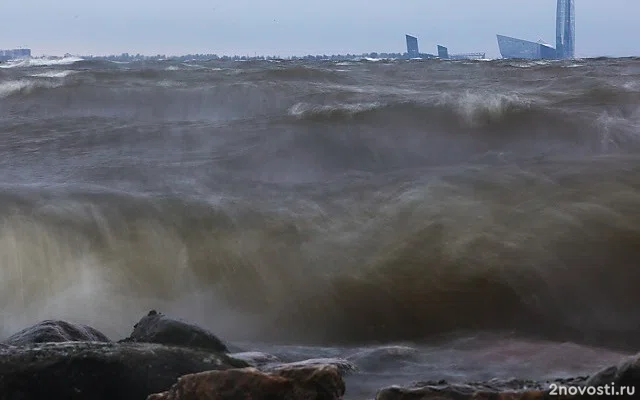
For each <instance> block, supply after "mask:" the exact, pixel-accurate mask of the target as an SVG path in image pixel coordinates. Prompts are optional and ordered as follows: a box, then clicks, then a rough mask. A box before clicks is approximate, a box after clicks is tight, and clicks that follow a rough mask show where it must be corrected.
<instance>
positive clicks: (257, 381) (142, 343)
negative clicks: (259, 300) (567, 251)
mask: <svg viewBox="0 0 640 400" xmlns="http://www.w3.org/2000/svg"><path fill="white" fill-rule="evenodd" d="M230 347H231V348H233V346H227V345H226V344H225V343H224V342H223V341H222V340H220V339H219V338H218V337H216V336H215V335H214V334H213V333H211V332H209V331H207V330H205V329H202V328H200V327H198V326H197V325H193V324H189V323H187V322H182V321H179V320H175V319H171V318H168V317H166V316H165V315H163V314H161V313H158V312H156V311H151V312H150V313H148V314H147V315H146V316H144V317H143V318H142V319H141V320H140V321H139V322H138V323H137V324H136V325H135V326H134V331H133V333H132V334H131V335H130V336H129V337H128V338H126V339H124V340H121V341H119V342H111V341H110V340H109V338H107V337H106V336H105V335H103V334H102V333H100V332H99V331H97V330H95V329H93V328H91V327H87V326H84V325H74V324H70V323H67V322H65V321H55V320H47V321H42V322H41V323H39V324H36V325H34V326H32V327H29V328H27V329H24V330H22V331H20V332H18V333H16V334H14V335H12V336H11V337H9V338H8V339H7V340H6V341H5V342H4V343H0V400H32V399H33V400H39V399H47V400H49V399H52V398H53V399H72V400H85V399H86V400H89V399H91V400H106V399H122V400H143V399H147V398H148V399H149V400H208V399H220V400H225V399H278V400H288V399H301V400H305V399H316V400H325V399H326V400H333V399H342V398H343V397H345V396H346V398H350V395H349V391H348V390H346V388H345V379H346V382H347V384H349V382H351V383H353V382H356V381H357V380H358V379H362V378H363V377H364V376H366V379H372V381H371V382H372V383H374V384H375V386H374V387H373V388H372V389H373V390H371V391H368V392H367V397H366V398H367V399H371V398H373V397H374V394H373V393H374V392H375V391H376V390H378V389H379V386H378V385H377V384H376V383H377V382H378V380H377V379H376V376H377V373H378V369H379V365H380V364H385V365H386V366H387V367H388V365H389V363H392V365H394V368H395V366H397V368H398V369H399V370H401V369H402V368H403V366H404V365H406V364H407V363H411V362H414V361H415V357H416V356H417V355H418V351H417V350H416V349H414V348H411V347H406V346H385V347H379V348H377V349H373V350H372V349H364V350H362V351H357V352H356V353H353V354H351V355H345V357H346V358H339V357H333V356H332V355H330V354H327V356H325V358H308V359H307V357H309V356H311V354H305V355H304V356H303V355H302V353H301V354H298V356H300V357H297V356H296V357H282V356H275V355H272V354H268V353H263V352H259V351H243V352H240V353H236V354H229V353H228V349H229V348H230ZM352 379H355V380H353V381H352ZM391 383H393V382H388V383H387V384H391ZM554 384H555V385H556V386H563V387H565V388H567V387H568V388H574V389H579V390H576V391H573V392H568V393H567V394H563V393H559V394H558V393H553V392H552V391H551V389H552V388H553V385H554ZM606 385H608V386H609V387H610V388H611V390H614V388H615V389H620V388H622V387H632V388H635V387H636V386H640V354H639V355H636V356H634V357H630V358H627V359H624V360H622V361H621V362H620V363H619V364H618V365H614V366H611V367H609V368H604V369H602V370H601V371H600V372H597V373H595V374H593V375H592V376H591V377H577V378H572V379H559V380H555V381H546V382H537V381H525V380H509V381H501V380H490V381H486V382H472V383H466V384H461V383H451V382H446V381H427V382H417V383H414V384H411V386H407V387H399V386H391V387H387V388H383V389H380V390H378V392H377V395H375V399H376V400H426V399H440V400H445V399H453V400H467V399H476V400H478V399H529V400H533V399H578V398H604V397H607V398H611V397H612V396H613V397H616V393H615V392H611V393H609V394H606V395H605V396H604V397H603V396H602V395H601V396H599V397H598V396H595V397H594V396H590V395H589V394H591V393H595V392H593V389H594V388H598V387H599V388H602V387H604V386H606ZM588 389H591V390H592V391H591V392H589V391H587V390H588ZM637 392H638V393H639V394H640V390H639V391H637ZM351 395H352V396H353V395H355V396H356V398H358V399H359V398H361V397H358V396H359V395H358V394H355V393H352V394H351ZM369 396H370V397H369ZM617 397H618V398H622V397H621V396H617ZM362 398H364V397H362ZM624 398H634V396H632V395H629V394H627V395H626V396H624Z"/></svg>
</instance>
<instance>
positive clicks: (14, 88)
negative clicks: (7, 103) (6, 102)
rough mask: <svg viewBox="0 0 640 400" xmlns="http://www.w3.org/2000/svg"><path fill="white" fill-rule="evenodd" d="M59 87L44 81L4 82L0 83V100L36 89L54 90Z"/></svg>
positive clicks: (22, 80)
mask: <svg viewBox="0 0 640 400" xmlns="http://www.w3.org/2000/svg"><path fill="white" fill-rule="evenodd" d="M58 86H60V84H59V83H52V82H46V81H34V80H29V79H20V80H16V81H6V82H1V83H0V98H4V97H8V96H11V95H13V94H16V93H20V92H26V93H29V92H31V91H32V90H34V89H37V88H55V87H58Z"/></svg>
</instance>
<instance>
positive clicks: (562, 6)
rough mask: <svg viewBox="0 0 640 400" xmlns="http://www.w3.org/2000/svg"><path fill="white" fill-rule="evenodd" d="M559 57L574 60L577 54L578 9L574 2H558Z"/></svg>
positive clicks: (566, 0)
mask: <svg viewBox="0 0 640 400" xmlns="http://www.w3.org/2000/svg"><path fill="white" fill-rule="evenodd" d="M556 52H557V57H558V58H560V59H562V58H574V57H575V53H576V9H575V4H574V0H558V10H557V13H556Z"/></svg>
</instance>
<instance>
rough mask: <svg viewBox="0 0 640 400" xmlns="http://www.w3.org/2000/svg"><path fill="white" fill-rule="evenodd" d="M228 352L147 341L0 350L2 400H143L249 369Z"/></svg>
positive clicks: (68, 344) (87, 343)
mask: <svg viewBox="0 0 640 400" xmlns="http://www.w3.org/2000/svg"><path fill="white" fill-rule="evenodd" d="M247 366H248V364H247V363H245V362H244V361H240V360H235V359H233V358H230V357H229V356H227V355H226V354H222V353H213V352H211V351H201V350H195V349H188V348H183V347H171V346H165V345H160V344H148V343H97V342H65V343H44V344H37V345H27V346H21V347H15V346H2V347H0V398H1V399H2V400H14V399H15V400H37V399H51V398H55V399H73V400H85V399H86V400H113V399H119V400H144V399H146V398H147V396H148V395H149V394H152V393H158V392H161V391H164V390H167V389H168V388H170V387H171V385H173V384H174V383H175V382H176V380H177V379H178V378H179V377H181V376H183V375H187V374H192V373H196V372H202V371H209V370H223V369H229V368H245V367H247Z"/></svg>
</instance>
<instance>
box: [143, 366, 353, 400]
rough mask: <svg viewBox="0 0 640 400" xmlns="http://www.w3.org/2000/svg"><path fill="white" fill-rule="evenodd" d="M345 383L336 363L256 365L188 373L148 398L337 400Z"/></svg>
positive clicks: (186, 399)
mask: <svg viewBox="0 0 640 400" xmlns="http://www.w3.org/2000/svg"><path fill="white" fill-rule="evenodd" d="M344 392H345V385H344V381H343V380H342V377H341V376H340V373H339V371H338V369H337V368H336V367H335V366H330V365H324V366H320V367H308V366H305V367H291V368H282V369H279V370H277V371H273V372H270V373H265V372H260V371H258V370H257V369H255V368H243V369H232V370H226V371H209V372H203V373H200V374H193V375H186V376H183V377H182V378H180V379H179V380H178V383H176V384H175V385H174V386H173V387H172V388H171V389H170V390H169V391H167V392H164V393H159V394H155V395H151V396H149V397H148V399H147V400H237V399H252V400H270V399H274V400H275V399H277V400H307V399H308V400H337V399H342V397H343V396H344Z"/></svg>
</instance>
